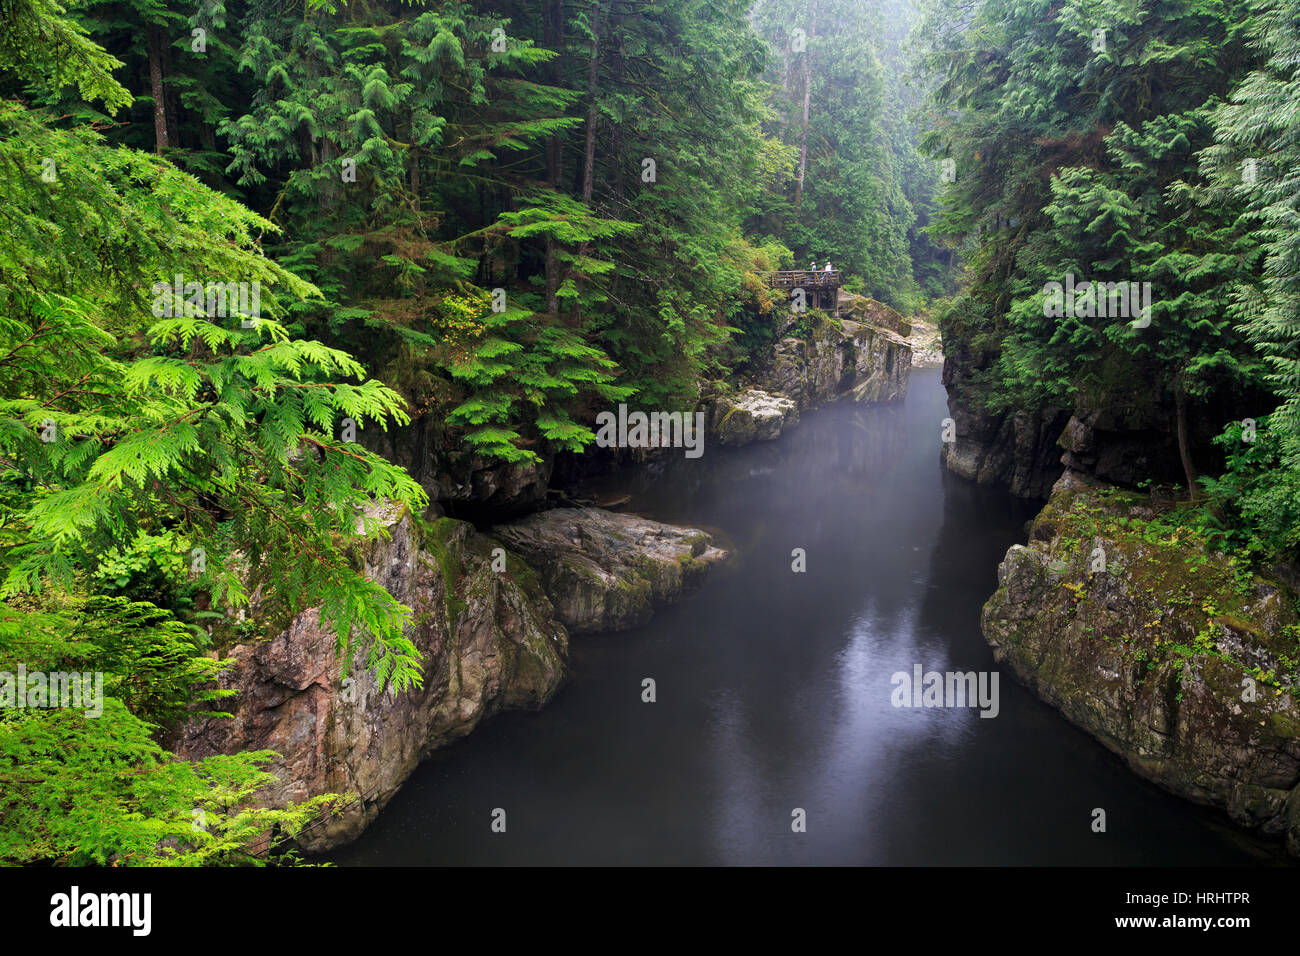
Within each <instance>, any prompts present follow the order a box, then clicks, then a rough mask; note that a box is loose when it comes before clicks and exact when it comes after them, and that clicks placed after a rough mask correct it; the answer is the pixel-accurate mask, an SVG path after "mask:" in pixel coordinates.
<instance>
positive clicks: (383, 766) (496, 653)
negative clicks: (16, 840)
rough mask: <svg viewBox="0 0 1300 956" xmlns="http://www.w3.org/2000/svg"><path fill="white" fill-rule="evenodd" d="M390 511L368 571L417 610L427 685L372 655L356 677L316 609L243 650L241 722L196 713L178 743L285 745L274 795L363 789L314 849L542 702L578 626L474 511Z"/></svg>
mask: <svg viewBox="0 0 1300 956" xmlns="http://www.w3.org/2000/svg"><path fill="white" fill-rule="evenodd" d="M379 513H380V516H381V518H382V520H383V522H384V523H385V525H386V530H387V532H388V536H387V538H384V539H377V540H374V541H372V542H370V544H369V545H368V546H367V547H366V548H365V549H364V555H363V564H364V570H365V572H366V574H367V575H368V576H370V577H371V578H372V579H374V580H376V581H378V582H379V583H380V584H382V585H383V586H384V587H385V588H387V589H388V591H389V593H391V594H392V595H393V596H394V597H395V598H397V599H398V600H399V601H401V602H402V603H403V604H405V605H407V606H408V607H410V608H411V610H412V612H413V614H412V619H411V623H410V625H409V626H408V628H407V631H406V636H407V637H408V638H410V640H411V641H412V642H413V643H414V644H415V646H416V648H417V649H418V650H419V652H420V654H421V657H422V666H423V677H424V680H423V686H422V687H419V688H412V689H410V690H408V691H406V692H404V693H402V694H393V693H390V692H380V690H379V688H378V686H377V684H376V682H375V680H374V678H373V677H372V676H371V675H370V673H369V672H368V671H367V670H366V666H365V660H364V659H363V657H362V656H361V655H360V654H358V655H357V657H356V658H355V659H354V660H353V661H352V667H351V676H350V677H349V678H348V679H347V680H346V681H344V680H343V679H342V678H341V670H342V668H341V663H342V662H341V660H340V658H339V655H338V653H337V650H336V646H335V645H336V642H335V636H334V634H333V632H332V631H331V630H329V629H328V628H326V627H325V626H323V625H322V623H321V620H320V612H319V609H317V608H312V609H309V610H307V611H304V612H302V613H300V614H298V615H296V616H295V617H293V619H292V620H291V621H290V622H289V624H288V626H287V627H285V628H284V629H283V630H282V631H281V632H280V633H279V634H278V636H276V637H274V638H273V639H270V640H266V641H261V642H259V643H256V644H246V645H239V646H236V647H234V648H232V649H231V650H230V652H229V656H230V657H233V658H234V660H235V665H234V667H233V668H232V669H231V671H230V672H229V673H228V674H227V676H226V677H225V678H223V680H222V684H223V686H225V687H228V688H231V689H233V690H235V691H236V692H237V693H236V696H234V697H232V698H230V699H229V700H227V701H223V703H222V709H224V710H227V711H229V712H230V713H232V714H233V719H222V718H207V719H203V718H198V719H195V720H194V721H192V722H191V723H190V724H189V725H187V726H186V727H184V728H182V729H181V730H180V731H179V732H178V733H177V734H176V735H175V739H174V740H173V741H172V742H171V745H172V749H173V750H174V751H175V752H177V753H178V754H180V755H181V756H183V757H188V758H191V759H194V758H199V757H205V756H209V755H211V754H216V753H234V752H236V751H240V750H274V751H276V752H277V754H278V756H277V757H276V759H275V761H274V763H273V764H272V766H271V768H270V769H271V771H272V772H273V773H274V774H275V775H276V776H277V777H278V778H279V779H278V781H277V782H276V783H274V784H272V785H270V786H269V787H267V788H265V789H264V790H262V791H260V792H259V802H261V803H262V804H263V805H265V806H283V805H284V804H285V803H286V802H288V801H291V800H303V799H306V798H307V797H310V796H313V795H315V794H318V793H331V792H332V793H348V794H353V795H355V797H356V799H355V800H354V801H353V802H351V803H349V804H348V805H347V806H346V807H345V808H344V810H343V812H342V813H341V814H340V815H338V816H335V817H330V818H329V819H327V820H325V821H323V822H322V823H320V824H318V825H316V826H313V827H312V828H311V829H310V830H309V831H307V833H306V835H305V837H304V838H303V841H302V842H303V843H304V845H305V846H307V847H308V848H309V849H312V850H321V849H326V848H328V847H330V846H334V845H337V844H339V843H344V842H346V841H348V840H350V839H353V838H354V837H356V836H357V834H359V833H360V832H361V831H362V830H363V829H364V828H365V827H366V825H367V824H368V823H369V822H370V821H371V820H373V819H374V817H375V816H376V815H377V814H378V812H379V810H380V809H381V808H382V807H383V806H384V805H385V804H386V803H387V802H388V800H389V799H390V798H391V797H392V796H393V794H394V793H396V792H397V789H398V788H399V787H400V786H401V784H402V783H403V782H404V781H405V780H406V778H407V777H408V776H409V775H410V774H411V772H412V771H413V770H414V769H415V767H416V766H417V765H418V764H419V762H420V761H421V760H422V759H423V758H424V757H426V756H428V755H429V754H430V753H431V752H432V751H433V750H435V749H437V748H438V747H441V746H443V745H445V744H447V743H449V742H450V741H452V740H455V739H457V738H459V737H462V736H464V735H465V734H468V733H469V732H470V731H471V730H473V729H474V728H475V727H476V726H477V725H478V724H479V723H480V722H481V721H482V720H484V719H485V718H487V717H489V716H491V715H492V714H495V713H498V712H500V711H504V710H509V709H520V708H523V709H535V708H538V707H541V706H542V705H543V704H545V703H546V702H547V701H548V700H549V699H550V698H551V697H552V696H553V695H554V694H555V692H556V690H557V689H558V688H559V687H560V684H561V683H562V681H563V679H564V676H565V662H566V658H567V655H568V642H569V635H568V632H567V631H566V629H565V627H564V625H563V624H561V623H560V622H559V621H558V620H557V619H556V617H555V613H554V610H553V608H552V607H551V603H550V601H549V599H548V598H547V597H546V594H545V593H544V592H543V590H542V588H541V587H540V584H539V581H538V577H537V574H536V573H535V572H534V571H533V570H532V569H531V568H529V567H528V566H527V565H526V564H525V563H524V562H523V561H521V560H520V559H519V558H518V556H516V555H511V554H509V553H505V554H502V553H501V552H499V551H494V549H496V548H500V547H501V545H500V543H499V542H497V541H495V540H492V539H490V538H488V537H486V536H484V535H482V534H480V533H478V532H476V531H475V530H474V528H473V526H472V525H469V524H467V523H465V522H463V521H455V520H452V519H450V518H435V519H432V520H427V521H425V520H420V519H418V518H414V517H412V516H410V515H408V514H405V513H402V512H400V511H395V510H392V511H383V510H382V509H379ZM502 559H504V569H502V568H503V561H502Z"/></svg>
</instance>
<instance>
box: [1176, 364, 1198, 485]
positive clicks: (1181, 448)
mask: <svg viewBox="0 0 1300 956" xmlns="http://www.w3.org/2000/svg"><path fill="white" fill-rule="evenodd" d="M1174 408H1175V410H1176V413H1177V428H1176V431H1177V433H1178V457H1179V459H1181V460H1182V463H1183V474H1184V475H1186V476H1187V500H1188V501H1195V500H1196V491H1197V489H1196V469H1195V468H1194V467H1193V466H1192V456H1191V452H1190V451H1189V450H1188V442H1187V393H1186V392H1185V391H1184V390H1183V387H1182V385H1176V386H1175V387H1174Z"/></svg>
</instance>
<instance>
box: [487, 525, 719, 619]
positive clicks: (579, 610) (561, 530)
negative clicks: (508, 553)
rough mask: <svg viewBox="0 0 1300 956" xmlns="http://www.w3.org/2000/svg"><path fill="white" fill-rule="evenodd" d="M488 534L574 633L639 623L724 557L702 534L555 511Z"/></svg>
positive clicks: (701, 532) (493, 530) (672, 527)
mask: <svg viewBox="0 0 1300 956" xmlns="http://www.w3.org/2000/svg"><path fill="white" fill-rule="evenodd" d="M492 532H493V535H494V536H496V537H498V538H500V539H501V540H502V541H503V542H504V543H505V544H506V545H507V546H508V547H509V548H511V549H512V550H514V551H516V552H518V553H519V554H520V555H522V556H523V558H524V560H525V561H527V562H528V563H529V564H530V565H532V566H533V567H535V568H536V569H537V571H538V574H539V575H540V578H541V585H542V589H543V590H544V591H545V592H546V594H547V595H548V596H549V597H550V599H551V603H552V604H553V605H554V606H555V612H556V615H557V616H558V617H559V619H560V620H561V621H563V622H564V624H565V625H566V626H567V627H568V628H569V629H570V630H571V631H572V632H573V633H575V634H579V633H586V632H592V631H615V630H622V629H624V628H629V627H635V626H637V625H639V624H644V623H645V622H646V621H648V620H649V619H650V616H651V613H652V611H653V608H654V606H655V605H656V604H658V603H662V602H666V601H673V600H676V599H677V598H679V597H681V596H682V594H683V593H685V592H686V591H687V590H689V589H690V587H692V586H693V585H694V584H696V583H697V582H698V581H699V580H700V579H701V577H702V576H703V575H704V574H705V573H706V572H707V571H708V569H709V568H710V567H711V566H712V565H714V564H716V563H717V562H719V561H721V560H723V559H724V558H726V557H727V552H726V551H723V550H722V549H721V548H716V547H714V546H713V545H712V544H711V543H710V537H709V535H707V534H705V533H704V532H703V531H699V530H696V529H694V528H679V527H676V526H674V525H666V524H661V523H659V522H657V521H649V520H647V519H645V518H640V517H637V516H636V515H631V514H615V513H612V512H608V511H601V510H600V509H598V508H556V509H554V510H552V511H543V512H539V513H537V514H533V515H529V516H528V517H527V518H524V519H522V520H520V521H515V522H512V523H510V524H506V525H498V526H497V527H495V528H493V529H492Z"/></svg>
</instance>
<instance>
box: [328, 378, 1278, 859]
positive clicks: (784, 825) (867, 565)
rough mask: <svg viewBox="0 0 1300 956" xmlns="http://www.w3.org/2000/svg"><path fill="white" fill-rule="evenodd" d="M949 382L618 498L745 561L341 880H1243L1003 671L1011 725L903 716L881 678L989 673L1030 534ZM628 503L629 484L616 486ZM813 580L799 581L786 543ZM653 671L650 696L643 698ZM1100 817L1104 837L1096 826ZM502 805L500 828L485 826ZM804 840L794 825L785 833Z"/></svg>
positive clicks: (405, 811)
mask: <svg viewBox="0 0 1300 956" xmlns="http://www.w3.org/2000/svg"><path fill="white" fill-rule="evenodd" d="M946 414H947V411H946V406H945V404H944V394H943V390H942V387H941V386H940V384H939V381H938V373H937V371H934V370H918V371H916V372H914V373H913V376H912V383H911V393H910V394H909V397H908V399H907V401H906V402H905V403H903V404H900V405H893V406H875V407H854V406H837V407H835V408H831V409H826V410H823V411H821V412H817V413H814V414H811V415H808V416H806V417H805V420H804V422H803V423H802V424H801V425H800V426H799V427H798V428H797V429H796V430H795V431H793V432H791V433H789V434H788V435H786V436H784V437H783V438H781V439H779V440H778V441H775V442H770V443H764V444H760V445H755V446H751V447H748V448H744V449H733V450H727V449H717V448H709V447H708V446H707V444H706V453H705V455H704V456H703V457H702V458H699V459H695V460H686V459H684V458H682V459H670V460H668V461H666V462H662V463H660V464H658V465H656V467H655V469H654V471H653V473H646V472H642V473H638V474H634V475H631V476H623V477H622V478H621V479H618V480H615V481H609V482H606V485H605V489H604V491H605V492H607V493H610V492H617V493H618V494H620V495H621V494H631V496H632V497H631V500H630V501H629V503H628V507H629V508H630V509H632V510H636V511H638V512H640V513H643V514H647V515H650V516H652V517H657V518H661V519H663V520H669V521H680V522H683V523H689V524H694V525H699V526H705V527H710V528H716V529H718V530H719V533H720V534H721V535H723V536H724V537H725V538H726V539H727V541H728V543H729V544H730V545H731V546H733V547H734V548H735V550H736V557H735V560H734V561H733V562H732V563H731V565H730V566H729V567H726V568H724V569H722V570H720V571H719V572H718V573H716V574H715V575H714V576H713V577H712V578H710V579H709V581H708V582H707V583H706V585H705V586H704V587H703V588H702V589H701V591H700V592H699V593H698V594H697V595H695V596H694V597H693V598H691V599H690V600H688V601H686V602H684V603H683V604H680V605H678V606H675V607H672V608H667V609H664V610H662V611H661V612H659V613H658V614H657V615H656V617H655V619H654V621H653V622H652V623H651V624H650V625H649V626H647V627H645V628H642V629H640V630H638V631H635V632H628V633H623V634H612V635H604V636H595V637H585V638H582V639H581V640H576V641H575V642H574V657H573V663H574V675H573V679H572V681H571V683H570V684H569V685H568V686H567V687H566V688H565V690H564V691H563V692H562V693H561V694H560V695H559V697H558V698H557V699H556V700H555V701H553V702H552V703H551V704H550V705H549V706H548V707H547V708H546V709H544V710H543V711H541V712H540V713H537V714H510V715H504V716H502V717H499V718H495V719H493V720H492V721H489V722H488V723H487V724H485V725H483V726H482V727H481V728H480V729H478V730H476V731H475V733H474V734H473V735H472V736H471V737H470V738H469V739H467V740H465V741H463V742H461V743H460V744H457V745H455V746H453V747H451V748H448V749H447V750H446V751H443V752H442V753H440V754H439V755H437V756H436V757H435V758H434V759H433V760H431V761H429V762H427V763H426V764H425V765H423V766H422V767H421V768H420V769H419V770H418V771H417V772H416V774H415V775H414V776H413V777H412V778H411V780H410V781H409V782H408V783H407V785H406V786H405V787H404V788H403V790H402V791H401V792H400V793H399V794H398V795H397V796H396V797H395V798H394V800H393V802H392V803H391V804H390V806H389V807H388V808H387V809H386V810H385V811H384V812H383V813H382V814H381V815H380V817H379V819H378V820H377V821H376V822H375V824H374V825H373V826H372V827H371V829H370V830H369V831H368V832H367V833H366V834H364V835H363V836H362V838H361V839H360V840H359V841H357V842H356V843H355V844H353V845H351V846H349V847H345V848H343V849H341V850H339V851H337V852H336V853H335V854H334V855H333V858H334V859H336V860H337V861H339V862H341V863H359V864H364V863H371V864H376V863H382V864H430V863H454V864H497V863H592V864H617V863H668V864H672V863H690V864H698V863H728V864H764V863H783V864H784V863H790V864H921V863H1012V864H1015V863H1018V864H1027V863H1109V862H1116V863H1168V864H1179V863H1234V862H1248V861H1251V860H1253V859H1257V858H1259V856H1260V852H1261V851H1259V850H1258V849H1256V848H1255V847H1254V846H1253V845H1250V844H1247V843H1246V842H1244V841H1243V840H1242V839H1241V838H1240V836H1239V835H1238V834H1237V833H1236V832H1235V831H1234V830H1232V829H1231V828H1229V827H1227V826H1226V825H1224V824H1223V823H1222V818H1221V817H1220V816H1218V815H1216V814H1215V813H1213V812H1212V811H1204V810H1200V809H1198V808H1195V807H1191V806H1190V805H1188V804H1186V803H1184V802H1182V801H1180V800H1177V799H1175V798H1173V797H1170V796H1168V795H1166V794H1164V793H1162V792H1161V791H1159V790H1157V789H1156V788H1155V787H1153V786H1150V785H1148V784H1146V783H1144V782H1143V781H1141V780H1139V779H1138V778H1136V777H1135V776H1134V775H1133V774H1131V773H1130V772H1129V771H1128V770H1127V769H1125V768H1124V767H1123V766H1122V765H1121V764H1120V763H1119V761H1118V760H1116V759H1115V758H1114V757H1113V756H1111V755H1110V754H1108V753H1106V752H1105V751H1104V750H1103V749H1102V748H1101V747H1100V746H1099V745H1098V744H1097V743H1096V742H1094V741H1092V740H1091V739H1090V738H1088V737H1086V736H1085V735H1084V734H1082V733H1081V732H1079V731H1077V730H1075V729H1074V728H1072V727H1070V726H1069V725H1068V724H1066V723H1065V721H1064V720H1063V719H1062V718H1061V717H1060V716H1059V714H1057V713H1056V712H1055V711H1053V710H1052V709H1051V708H1049V707H1046V706H1045V705H1043V704H1042V703H1041V702H1039V701H1037V700H1036V699H1034V698H1033V697H1031V696H1030V695H1029V694H1028V693H1027V692H1026V691H1024V690H1023V689H1021V688H1020V687H1019V686H1018V685H1016V684H1014V682H1013V681H1012V680H1011V679H1010V677H1009V676H1008V675H1005V674H1004V675H1002V680H1001V682H1000V685H999V689H1000V708H1001V712H1000V713H999V715H998V716H997V717H996V718H994V719H981V718H980V717H979V711H978V709H976V708H956V709H943V708H894V707H893V706H891V704H890V695H891V691H892V685H891V683H890V677H891V675H892V674H893V673H894V672H896V671H905V672H910V671H911V669H912V667H913V665H915V664H920V665H922V667H923V668H924V669H925V670H927V671H929V670H937V671H949V670H954V671H958V670H959V671H970V670H974V671H989V670H992V669H993V668H994V667H995V665H994V664H993V659H992V654H991V652H990V651H989V648H988V646H987V645H986V644H985V643H984V640H983V638H982V637H981V635H980V632H979V610H980V606H981V604H982V602H983V601H984V600H985V599H986V598H987V597H988V595H989V594H990V593H991V592H992V590H993V587H994V586H995V571H996V566H997V562H998V560H999V559H1000V558H1001V556H1002V554H1003V552H1004V551H1005V549H1006V548H1007V546H1008V545H1009V544H1010V543H1011V542H1013V541H1015V540H1018V539H1020V537H1021V532H1022V526H1023V523H1024V521H1025V519H1026V518H1027V517H1028V516H1029V515H1030V514H1031V513H1032V511H1031V509H1030V508H1028V507H1027V506H1026V505H1025V504H1024V503H1023V502H1018V501H1016V500H1015V499H1012V498H1011V497H1010V496H1008V495H1004V494H1001V493H999V492H995V491H991V490H989V489H981V488H978V487H974V486H972V485H970V484H969V483H966V482H963V481H961V480H959V479H956V478H954V477H953V476H951V475H949V474H947V473H946V472H944V471H943V469H942V468H941V467H940V465H939V459H938V442H939V423H940V421H941V420H942V418H943V417H945V416H946ZM620 481H621V483H619V482H620ZM796 548H801V549H803V550H804V552H805V553H806V561H807V571H806V573H794V572H792V570H791V562H792V560H793V558H792V555H791V552H792V550H793V549H796ZM647 676H649V677H654V678H655V680H656V683H657V693H658V701H657V702H656V703H654V704H644V703H642V702H641V699H640V688H641V680H642V679H643V678H644V677H647ZM1096 806H1101V807H1105V808H1106V809H1107V813H1108V817H1109V820H1110V824H1111V827H1110V832H1109V833H1108V834H1105V835H1098V834H1094V833H1092V832H1091V830H1090V828H1089V822H1090V815H1089V814H1090V810H1091V808H1092V807H1096ZM494 807H504V808H506V809H507V811H508V814H509V826H508V830H507V833H506V834H493V833H492V832H491V831H490V829H489V826H488V823H489V820H490V814H491V811H492V809H493V808H494ZM796 808H800V809H802V810H804V811H805V812H806V814H807V832H806V833H795V832H793V831H792V829H791V822H792V816H791V814H792V811H794V810H795V809H796Z"/></svg>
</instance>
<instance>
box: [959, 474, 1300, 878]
mask: <svg viewBox="0 0 1300 956" xmlns="http://www.w3.org/2000/svg"><path fill="white" fill-rule="evenodd" d="M1029 538H1030V540H1029V544H1028V545H1015V546H1013V547H1012V548H1011V549H1010V550H1009V551H1008V552H1007V554H1006V557H1005V559H1004V560H1003V562H1002V564H1001V566H1000V567H999V569H998V589H997V591H996V593H995V594H994V595H993V596H992V597H991V598H990V599H989V601H988V602H987V604H986V605H985V606H984V610H983V618H982V622H983V628H984V635H985V638H986V639H987V640H988V642H989V644H990V645H992V647H993V652H994V656H995V658H996V659H997V660H998V661H999V663H1002V664H1005V665H1007V666H1008V667H1010V668H1011V670H1012V671H1013V672H1014V673H1015V674H1016V675H1017V676H1018V677H1019V678H1020V679H1021V680H1022V681H1023V682H1024V683H1025V684H1027V685H1028V686H1029V687H1030V688H1031V689H1032V690H1034V691H1035V693H1037V694H1038V696H1040V697H1041V698H1042V699H1043V700H1045V701H1047V702H1048V703H1049V704H1052V705H1053V706H1055V707H1058V708H1059V709H1060V710H1061V713H1062V714H1063V715H1064V716H1065V717H1067V718H1068V719H1069V720H1070V721H1071V722H1073V723H1075V724H1077V725H1078V726H1080V727H1082V728H1083V729H1085V730H1087V731H1088V732H1089V733H1091V734H1092V735H1093V736H1094V737H1096V738H1097V739H1098V740H1099V741H1101V742H1102V743H1103V744H1104V745H1105V746H1107V747H1108V748H1109V749H1111V750H1112V751H1114V752H1115V753H1117V754H1119V755H1120V756H1121V757H1123V759H1124V760H1125V761H1126V762H1127V763H1128V764H1129V766H1131V767H1132V768H1133V769H1134V770H1135V771H1137V772H1138V773H1139V774H1141V775H1142V776H1144V777H1146V778H1147V779H1150V780H1152V781H1154V782H1156V783H1158V784H1160V785H1161V786H1163V787H1165V788H1166V789H1168V790H1170V791H1172V792H1174V793H1176V794H1179V795H1181V796H1183V797H1186V798H1188V799H1190V800H1194V801H1196V802H1198V803H1203V804H1210V805H1213V806H1218V807H1221V808H1223V809H1224V810H1226V811H1227V813H1228V814H1229V816H1231V818H1232V819H1233V820H1235V821H1236V822H1237V823H1239V824H1241V825H1242V826H1245V827H1249V828H1252V829H1257V830H1259V831H1261V832H1263V833H1265V834H1268V835H1285V838H1286V845H1287V848H1288V850H1289V851H1290V852H1291V853H1292V854H1296V855H1300V694H1297V691H1296V688H1297V684H1296V678H1297V660H1298V659H1300V627H1298V626H1297V614H1296V596H1295V595H1294V594H1292V593H1291V592H1290V591H1288V590H1287V589H1286V588H1285V587H1284V586H1283V585H1281V584H1279V583H1278V582H1275V581H1270V580H1266V579H1264V578H1262V577H1259V576H1258V575H1253V574H1251V573H1249V572H1248V571H1246V570H1245V569H1244V568H1242V567H1240V566H1238V565H1237V564H1236V562H1235V561H1234V560H1233V559H1231V558H1229V557H1226V556H1224V555H1221V554H1217V553H1215V552H1214V551H1213V550H1212V549H1211V548H1210V547H1209V545H1208V542H1207V541H1206V539H1205V538H1204V537H1203V536H1202V535H1201V534H1200V533H1198V532H1197V531H1195V530H1193V529H1192V528H1189V527H1184V526H1179V525H1178V524H1177V522H1176V521H1174V520H1172V519H1170V518H1169V517H1167V516H1166V515H1165V514H1163V513H1162V511H1161V509H1159V508H1156V507H1153V506H1152V505H1151V504H1150V503H1149V502H1148V501H1146V500H1145V499H1143V498H1141V497H1140V496H1138V495H1135V494H1131V493H1127V492H1121V491H1119V490H1117V489H1114V488H1110V487H1108V486H1104V485H1101V484H1099V483H1096V482H1094V481H1091V480H1088V479H1085V478H1083V477H1081V476H1079V475H1077V474H1076V473H1074V472H1070V471H1067V472H1066V473H1065V474H1064V475H1063V476H1062V478H1061V479H1060V480H1059V481H1058V482H1057V484H1056V486H1055V487H1054V489H1053V492H1052V496H1051V498H1050V499H1049V501H1048V503H1047V506H1046V507H1045V508H1044V509H1043V511H1042V512H1041V513H1040V515H1039V516H1038V518H1037V519H1035V521H1034V522H1033V524H1032V527H1031V529H1030V535H1029Z"/></svg>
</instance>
